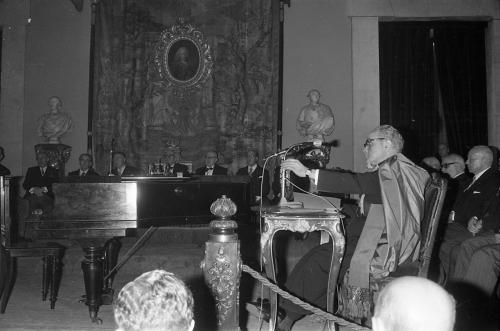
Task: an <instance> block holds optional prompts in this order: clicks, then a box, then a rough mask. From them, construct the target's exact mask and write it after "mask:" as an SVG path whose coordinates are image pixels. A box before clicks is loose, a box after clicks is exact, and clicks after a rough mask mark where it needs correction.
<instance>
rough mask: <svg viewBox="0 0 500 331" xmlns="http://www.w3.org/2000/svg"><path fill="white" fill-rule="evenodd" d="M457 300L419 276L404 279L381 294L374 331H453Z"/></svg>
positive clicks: (390, 284) (394, 282)
mask: <svg viewBox="0 0 500 331" xmlns="http://www.w3.org/2000/svg"><path fill="white" fill-rule="evenodd" d="M454 324H455V300H454V299H453V297H452V296H451V295H449V294H448V293H447V292H446V291H445V290H444V289H443V288H442V287H441V286H439V285H437V284H436V283H434V282H432V281H430V280H428V279H425V278H420V277H401V278H397V279H396V280H394V281H392V282H391V283H389V284H388V285H387V286H386V287H385V288H384V289H383V290H382V291H381V292H380V294H379V296H378V298H377V302H376V304H375V313H374V316H373V318H372V325H373V330H374V331H452V330H453V325H454Z"/></svg>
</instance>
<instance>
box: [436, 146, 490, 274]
mask: <svg viewBox="0 0 500 331" xmlns="http://www.w3.org/2000/svg"><path fill="white" fill-rule="evenodd" d="M492 163H493V153H492V151H491V149H490V148H489V147H488V146H475V147H473V148H472V149H471V150H470V151H469V153H468V157H467V162H466V164H467V168H468V169H469V172H470V173H472V174H473V175H474V178H473V179H472V181H471V182H470V183H469V185H467V186H466V187H465V188H464V189H461V190H460V191H459V192H458V195H457V199H456V200H455V203H454V205H453V208H452V211H451V212H450V215H449V217H448V223H450V224H448V227H447V229H446V232H445V234H444V240H443V243H442V244H441V248H440V250H439V259H440V262H441V275H440V280H441V282H442V283H445V282H446V278H447V277H448V278H450V277H452V276H453V274H454V269H455V263H456V259H457V256H458V254H459V253H460V246H461V244H462V243H463V242H464V241H466V240H467V239H471V238H473V237H475V236H481V235H483V234H484V233H488V232H489V231H491V230H492V229H493V228H494V226H495V225H496V224H495V222H493V220H492V219H491V218H485V215H486V213H487V211H488V209H489V208H490V206H491V204H492V203H494V202H495V198H496V193H497V191H498V188H499V186H500V175H499V172H498V169H494V168H492V167H491V165H492Z"/></svg>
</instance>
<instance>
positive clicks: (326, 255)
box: [280, 217, 366, 320]
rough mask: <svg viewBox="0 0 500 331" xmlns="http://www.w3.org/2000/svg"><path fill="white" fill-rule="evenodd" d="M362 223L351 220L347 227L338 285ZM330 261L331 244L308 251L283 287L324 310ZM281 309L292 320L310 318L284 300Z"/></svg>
mask: <svg viewBox="0 0 500 331" xmlns="http://www.w3.org/2000/svg"><path fill="white" fill-rule="evenodd" d="M365 220H366V218H365V217H359V218H353V219H350V220H349V223H348V224H347V226H346V246H345V248H344V257H343V259H342V264H341V266H340V271H339V276H338V281H342V279H343V278H344V275H345V273H346V271H347V269H349V265H350V263H351V258H352V256H353V255H354V251H355V250H356V245H357V244H358V239H359V237H360V235H361V231H362V230H363V226H364V224H365ZM331 260H332V242H331V241H330V242H328V243H326V244H323V245H320V246H317V247H315V248H313V249H311V250H310V251H309V252H308V253H307V254H306V255H304V256H303V257H302V258H301V259H300V260H299V262H297V264H296V265H295V267H294V268H293V270H292V272H291V273H290V275H289V276H288V279H287V281H286V284H285V287H286V288H287V289H288V291H289V292H290V293H292V294H293V295H295V296H297V297H299V298H301V299H303V300H304V301H307V302H308V303H310V304H313V305H315V306H318V307H321V308H323V309H326V292H327V287H328V277H329V273H330V263H331ZM280 305H281V307H282V308H283V309H284V310H285V311H286V313H287V316H288V317H290V318H291V319H293V320H297V319H298V318H300V317H301V316H303V315H306V314H309V312H308V311H307V310H305V309H303V308H301V307H299V306H297V305H295V304H294V303H292V302H291V301H288V300H286V299H283V300H282V301H281V303H280Z"/></svg>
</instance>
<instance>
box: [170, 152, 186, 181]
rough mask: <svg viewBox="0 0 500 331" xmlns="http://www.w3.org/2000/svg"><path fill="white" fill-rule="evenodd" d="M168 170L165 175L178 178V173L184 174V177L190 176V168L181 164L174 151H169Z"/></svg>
mask: <svg viewBox="0 0 500 331" xmlns="http://www.w3.org/2000/svg"><path fill="white" fill-rule="evenodd" d="M166 158H167V163H168V164H167V169H165V174H166V175H167V176H170V177H176V176H177V174H178V173H182V176H183V177H187V176H188V175H189V171H188V167H187V165H185V164H182V163H179V162H178V161H179V160H178V159H177V157H176V155H175V152H174V151H167V154H166Z"/></svg>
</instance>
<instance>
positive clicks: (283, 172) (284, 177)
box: [278, 153, 304, 208]
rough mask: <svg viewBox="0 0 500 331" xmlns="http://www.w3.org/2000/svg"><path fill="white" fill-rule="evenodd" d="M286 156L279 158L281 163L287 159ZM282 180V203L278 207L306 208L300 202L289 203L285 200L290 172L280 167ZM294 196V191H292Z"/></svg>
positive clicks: (284, 154) (282, 155)
mask: <svg viewBox="0 0 500 331" xmlns="http://www.w3.org/2000/svg"><path fill="white" fill-rule="evenodd" d="M286 154H287V153H283V154H280V155H279V157H280V159H281V162H282V163H283V161H284V160H285V159H286ZM280 179H281V197H280V202H279V203H278V207H280V208H304V204H303V203H302V202H300V201H288V200H287V199H286V198H285V187H286V182H289V181H290V170H285V169H283V167H281V166H280ZM292 195H293V191H292Z"/></svg>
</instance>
